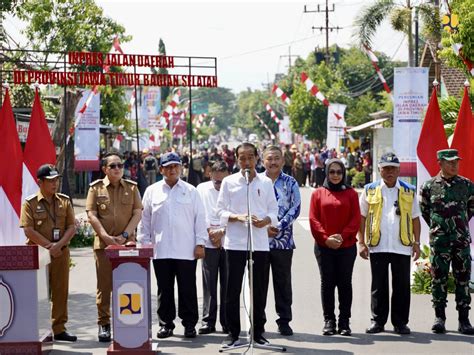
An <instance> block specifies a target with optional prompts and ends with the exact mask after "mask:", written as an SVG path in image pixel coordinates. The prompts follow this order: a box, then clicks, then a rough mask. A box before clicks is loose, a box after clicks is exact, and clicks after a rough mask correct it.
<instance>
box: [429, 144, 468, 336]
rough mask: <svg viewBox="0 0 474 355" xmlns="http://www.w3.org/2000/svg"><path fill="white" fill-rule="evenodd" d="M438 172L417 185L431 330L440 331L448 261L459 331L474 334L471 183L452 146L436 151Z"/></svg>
mask: <svg viewBox="0 0 474 355" xmlns="http://www.w3.org/2000/svg"><path fill="white" fill-rule="evenodd" d="M437 154H438V163H439V166H440V168H441V171H440V173H439V174H438V175H437V176H435V177H434V178H432V179H430V180H428V181H426V182H425V183H424V184H423V187H422V188H421V203H420V207H421V211H422V215H423V218H424V220H425V221H426V223H428V225H429V227H430V247H431V253H430V254H431V256H430V261H431V276H432V278H433V281H432V287H431V293H432V296H433V300H432V302H433V307H434V309H435V314H436V318H435V322H434V324H433V327H432V328H431V329H432V331H433V332H434V333H444V332H446V328H445V320H446V315H445V308H446V303H447V300H446V297H447V282H448V272H449V265H450V263H451V265H452V269H453V274H454V279H455V283H456V309H457V310H458V312H459V328H458V330H459V331H460V332H461V333H463V334H474V328H472V326H471V323H470V322H469V309H470V307H469V305H470V303H471V295H470V294H469V280H470V277H471V253H470V246H469V245H470V243H471V237H470V235H469V220H470V219H471V217H472V215H473V214H474V184H473V183H472V181H471V180H469V179H466V178H464V177H462V176H459V175H458V170H459V159H461V158H459V156H458V151H457V150H456V149H444V150H440V151H438V153H437Z"/></svg>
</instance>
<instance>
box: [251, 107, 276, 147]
mask: <svg viewBox="0 0 474 355" xmlns="http://www.w3.org/2000/svg"><path fill="white" fill-rule="evenodd" d="M255 117H256V118H257V120H258V121H259V122H260V124H261V125H262V126H263V127H265V129H266V130H267V132H268V135H269V136H270V139H271V140H274V139H275V135H274V134H273V132H272V130H271V129H270V127H268V126H267V124H266V123H265V122H264V121H263V120H262V119H261V118H260V116H259V115H257V114H256V113H255Z"/></svg>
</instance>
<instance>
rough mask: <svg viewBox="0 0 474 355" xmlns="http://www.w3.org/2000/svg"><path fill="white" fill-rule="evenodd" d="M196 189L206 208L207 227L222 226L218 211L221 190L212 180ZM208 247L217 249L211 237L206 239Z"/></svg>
mask: <svg viewBox="0 0 474 355" xmlns="http://www.w3.org/2000/svg"><path fill="white" fill-rule="evenodd" d="M196 189H197V191H198V192H199V196H201V200H202V203H203V204H204V209H205V210H206V227H207V228H212V227H213V226H215V227H218V226H220V219H219V217H218V216H217V211H216V207H217V198H218V196H219V191H218V190H216V189H215V187H214V184H213V183H212V181H206V182H203V183H201V184H199V185H198V186H197V187H196ZM223 238H225V237H223ZM222 241H224V239H222ZM206 248H211V249H216V247H215V246H214V245H212V243H211V240H210V239H209V238H208V239H207V240H206Z"/></svg>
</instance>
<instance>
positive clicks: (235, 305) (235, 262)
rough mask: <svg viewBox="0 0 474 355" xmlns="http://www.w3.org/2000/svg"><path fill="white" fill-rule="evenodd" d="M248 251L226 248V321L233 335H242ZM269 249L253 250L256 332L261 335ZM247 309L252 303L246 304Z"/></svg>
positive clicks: (263, 323) (256, 334)
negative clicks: (241, 304)
mask: <svg viewBox="0 0 474 355" xmlns="http://www.w3.org/2000/svg"><path fill="white" fill-rule="evenodd" d="M248 254H249V253H248V252H247V251H241V250H226V261H227V272H228V274H227V294H226V321H227V326H228V328H229V332H230V333H231V335H232V337H234V338H235V337H238V336H239V335H240V330H241V327H240V292H241V290H242V281H243V278H244V271H245V266H246V265H247V259H248ZM268 254H269V252H267V251H254V252H253V255H252V256H253V262H254V263H253V306H254V308H253V309H254V334H255V336H256V337H257V336H259V335H261V334H262V333H263V330H264V326H265V276H264V274H265V273H264V271H265V268H266V264H267V263H268ZM246 306H247V309H248V308H249V307H250V305H246Z"/></svg>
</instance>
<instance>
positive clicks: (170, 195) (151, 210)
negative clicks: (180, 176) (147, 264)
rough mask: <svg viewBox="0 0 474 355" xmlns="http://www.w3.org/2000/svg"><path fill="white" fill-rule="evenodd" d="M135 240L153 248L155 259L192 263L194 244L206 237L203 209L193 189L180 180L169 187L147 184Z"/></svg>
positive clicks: (202, 243)
mask: <svg viewBox="0 0 474 355" xmlns="http://www.w3.org/2000/svg"><path fill="white" fill-rule="evenodd" d="M137 239H138V241H139V242H140V243H142V244H148V243H152V244H153V245H154V256H153V257H154V258H155V259H181V260H194V259H195V257H194V249H195V247H196V245H205V243H206V240H207V239H208V236H207V229H206V215H205V211H204V206H203V203H202V201H201V198H200V196H199V193H198V192H197V190H196V188H195V187H194V186H192V185H190V184H188V183H186V182H184V181H182V180H178V182H177V183H176V184H175V185H174V186H173V188H170V186H169V185H168V184H167V183H166V182H165V181H164V180H162V181H159V182H157V183H154V184H153V185H150V186H149V187H148V188H147V189H146V191H145V194H144V195H143V213H142V220H141V222H140V224H139V225H138V236H137Z"/></svg>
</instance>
